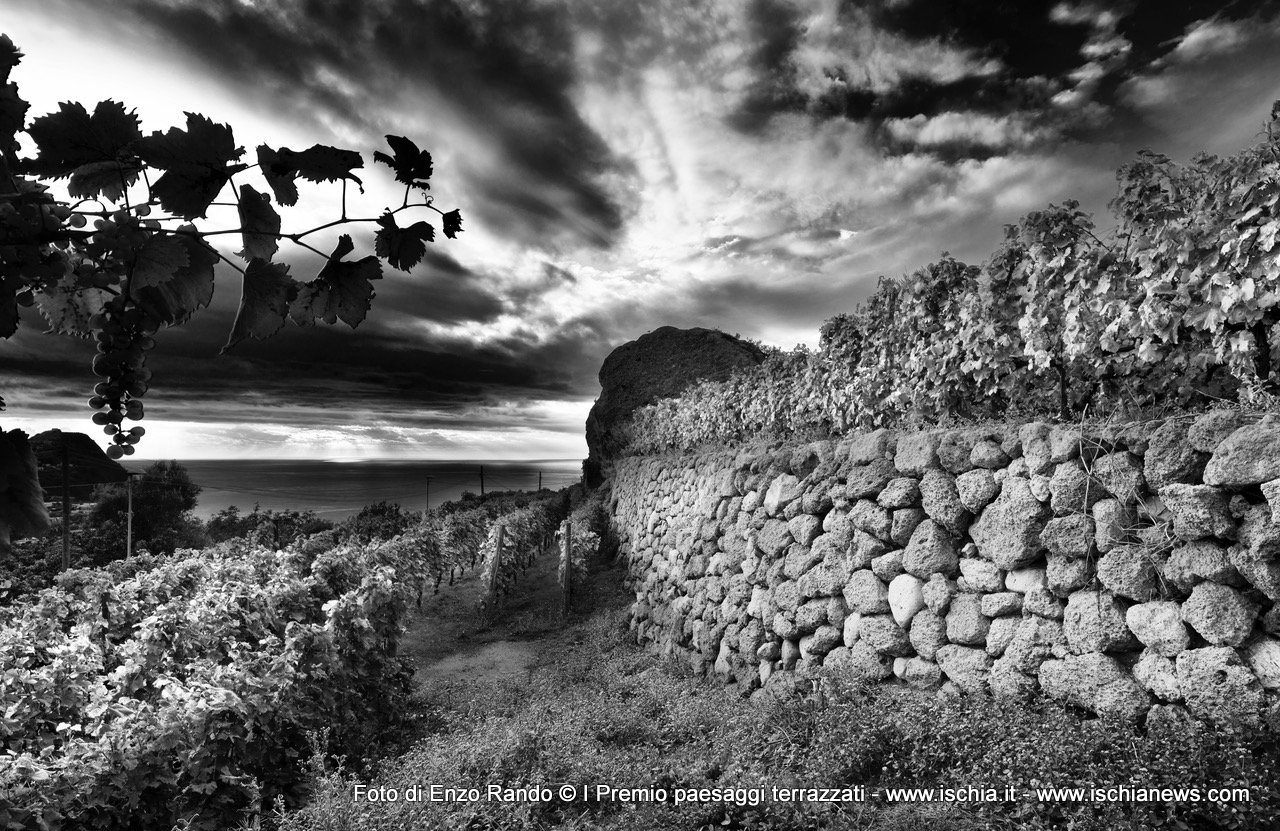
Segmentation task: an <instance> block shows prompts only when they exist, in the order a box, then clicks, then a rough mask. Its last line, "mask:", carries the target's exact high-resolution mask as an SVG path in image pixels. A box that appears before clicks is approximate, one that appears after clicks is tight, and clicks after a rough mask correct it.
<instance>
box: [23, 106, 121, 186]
mask: <svg viewBox="0 0 1280 831" xmlns="http://www.w3.org/2000/svg"><path fill="white" fill-rule="evenodd" d="M27 134H28V135H30V136H31V140H32V141H34V142H35V143H36V149H37V150H38V151H39V155H38V156H37V157H36V158H35V159H30V160H28V161H27V162H26V165H25V168H26V170H27V172H29V173H33V174H35V175H37V176H52V177H54V178H61V177H63V176H69V175H71V173H72V172H73V171H74V170H75V169H76V168H78V167H82V166H83V165H86V164H91V163H93V162H113V161H117V160H122V156H126V155H127V154H128V153H129V152H130V150H131V149H132V146H133V145H134V143H135V142H137V141H138V140H140V139H142V131H141V129H140V127H139V124H138V115H137V113H136V112H134V111H133V110H125V108H124V104H121V103H119V102H118V101H99V102H98V106H97V107H95V108H94V110H93V115H89V113H88V111H87V110H85V108H84V105H83V104H73V103H71V102H69V101H64V102H63V103H61V104H59V105H58V111H57V112H55V113H49V114H48V115H42V116H40V117H39V118H37V119H36V120H35V121H33V122H32V123H31V126H30V127H29V128H27Z"/></svg>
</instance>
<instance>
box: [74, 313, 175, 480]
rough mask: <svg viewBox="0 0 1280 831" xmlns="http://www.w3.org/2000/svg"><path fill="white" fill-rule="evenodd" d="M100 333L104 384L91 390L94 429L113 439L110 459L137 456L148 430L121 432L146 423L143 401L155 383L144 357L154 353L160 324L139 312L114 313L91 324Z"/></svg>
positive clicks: (98, 368) (98, 370)
mask: <svg viewBox="0 0 1280 831" xmlns="http://www.w3.org/2000/svg"><path fill="white" fill-rule="evenodd" d="M90 325H91V326H93V328H94V329H95V331H96V334H95V336H94V338H95V340H97V342H98V354H97V355H96V356H94V359H93V374H94V375H97V376H98V377H99V378H102V379H103V380H101V381H99V382H98V384H97V385H96V386H95V387H94V388H93V393H94V395H93V397H92V398H90V399H89V407H90V408H92V409H94V410H97V411H98V412H95V413H94V414H93V423H94V424H99V425H101V426H102V432H104V433H106V434H107V435H108V436H111V441H112V444H111V446H110V447H108V448H107V455H108V456H110V457H111V458H112V459H119V458H120V457H121V456H131V455H133V446H134V445H135V444H137V443H138V440H139V439H141V438H142V436H143V434H145V433H146V430H145V429H143V428H142V427H132V428H130V429H128V430H124V429H122V428H121V426H120V425H121V423H122V422H123V421H124V420H125V419H129V420H130V421H141V420H142V413H143V410H142V400H141V399H142V396H143V395H145V394H146V392H147V385H148V383H149V382H150V381H151V370H150V369H148V368H147V367H146V365H145V364H146V353H147V352H149V351H150V350H151V349H153V348H155V345H156V340H155V338H154V337H153V336H154V335H155V333H156V330H157V329H159V328H160V324H159V322H158V321H156V320H155V319H154V318H152V317H150V316H149V315H147V314H146V313H145V312H144V311H142V310H141V309H138V308H136V307H135V308H119V307H117V308H111V307H108V308H107V309H105V310H103V311H102V312H99V313H98V314H97V315H94V317H93V318H92V319H91V320H90Z"/></svg>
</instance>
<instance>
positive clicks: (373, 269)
mask: <svg viewBox="0 0 1280 831" xmlns="http://www.w3.org/2000/svg"><path fill="white" fill-rule="evenodd" d="M354 248H355V246H354V245H353V244H352V242H351V237H349V236H348V235H346V234H343V235H342V236H341V237H340V238H339V239H338V246H337V248H335V249H334V251H333V253H332V254H331V255H330V256H329V260H328V262H326V263H325V264H324V268H322V269H320V274H319V275H318V276H317V277H316V279H314V280H312V281H311V282H309V283H304V284H303V285H302V287H301V288H300V289H299V290H298V297H297V299H296V300H294V302H293V304H292V305H291V306H290V309H289V316H290V317H291V318H292V319H293V322H294V323H297V324H298V325H299V326H308V325H310V324H312V323H314V322H315V321H316V319H320V320H323V321H324V322H325V323H329V324H332V323H336V322H337V321H339V320H341V321H342V322H343V323H345V324H347V325H348V326H350V327H351V328H353V329H354V328H355V327H357V326H359V325H360V323H362V322H363V321H364V318H365V315H366V314H367V313H368V311H369V306H370V304H371V303H372V301H373V297H374V293H373V285H372V284H371V283H370V281H371V280H378V279H381V278H382V264H381V263H379V262H378V258H377V257H363V258H361V259H359V260H355V261H353V262H345V261H343V259H342V258H343V257H345V256H346V255H347V254H350V253H351V251H352V250H354Z"/></svg>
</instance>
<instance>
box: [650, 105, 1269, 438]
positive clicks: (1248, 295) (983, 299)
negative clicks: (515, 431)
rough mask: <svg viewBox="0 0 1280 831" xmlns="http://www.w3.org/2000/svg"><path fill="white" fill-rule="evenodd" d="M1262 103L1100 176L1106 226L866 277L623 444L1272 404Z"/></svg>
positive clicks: (663, 405) (1065, 215)
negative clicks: (1250, 137) (761, 356)
mask: <svg viewBox="0 0 1280 831" xmlns="http://www.w3.org/2000/svg"><path fill="white" fill-rule="evenodd" d="M1277 117H1280V107H1278V108H1277V110H1275V111H1273V121H1272V123H1271V124H1270V125H1269V126H1268V128H1267V132H1266V134H1265V136H1264V138H1263V139H1262V140H1260V141H1259V142H1258V143H1257V144H1256V145H1254V146H1252V147H1250V148H1248V149H1246V150H1244V151H1242V152H1240V153H1238V154H1236V155H1234V156H1231V157H1228V158H1218V157H1214V156H1207V155H1201V156H1198V157H1196V158H1195V159H1193V160H1192V161H1191V162H1190V163H1188V164H1186V165H1179V164H1176V163H1175V162H1173V161H1171V160H1170V159H1168V158H1166V157H1164V156H1160V155H1157V154H1153V153H1149V152H1145V153H1143V154H1140V156H1139V158H1138V159H1137V160H1136V161H1134V162H1133V163H1131V164H1128V165H1126V166H1124V167H1122V168H1121V169H1120V170H1119V171H1118V173H1117V178H1118V180H1119V193H1118V195H1117V196H1116V198H1115V199H1114V200H1113V201H1112V203H1111V207H1112V210H1113V211H1114V213H1115V220H1116V223H1115V229H1114V231H1111V232H1109V233H1106V234H1100V233H1099V232H1098V229H1097V228H1096V227H1095V225H1094V222H1093V220H1092V219H1091V217H1090V216H1089V215H1088V214H1087V213H1086V212H1084V211H1082V210H1081V209H1080V206H1079V205H1078V204H1077V203H1075V202H1071V201H1068V202H1065V203H1063V204H1062V205H1060V206H1050V207H1049V208H1048V209H1046V210H1043V211H1036V212H1033V213H1030V214H1028V215H1027V216H1026V217H1024V218H1023V219H1022V220H1021V221H1020V222H1019V223H1018V224H1017V225H1012V226H1008V227H1007V228H1006V233H1005V238H1004V240H1003V242H1002V243H1001V245H1000V246H999V248H998V249H997V250H996V251H995V252H994V253H993V254H992V255H991V256H990V257H989V258H988V259H987V261H986V262H985V263H984V264H983V265H982V266H975V265H969V264H966V263H962V262H960V261H958V260H956V259H954V258H952V257H951V256H949V255H947V254H943V256H942V257H941V258H940V259H939V260H938V261H937V262H934V263H931V264H930V265H928V266H925V267H924V268H921V269H919V270H917V271H916V272H914V273H912V274H910V275H907V276H905V277H903V278H901V279H898V280H885V279H882V280H881V282H880V284H879V286H878V288H877V290H876V291H875V293H874V294H873V295H872V296H871V297H870V298H868V299H867V300H866V301H865V302H864V303H863V304H861V305H860V306H859V307H858V308H856V309H855V310H854V311H853V312H851V313H849V314H841V315H837V316H835V317H833V318H831V319H829V320H827V321H826V323H824V324H823V327H822V330H821V340H820V344H819V346H818V347H817V348H816V349H808V348H805V347H797V348H796V349H794V350H792V351H790V352H775V353H773V354H772V355H770V356H769V357H768V358H767V359H766V360H765V361H764V363H763V364H761V365H760V366H759V367H755V368H751V369H747V370H739V371H738V372H737V373H736V374H735V375H733V376H732V377H730V378H729V379H728V380H725V381H721V382H702V383H700V384H697V385H694V386H693V387H690V388H689V389H687V390H686V391H685V393H684V394H683V395H682V397H680V398H678V399H666V400H662V401H659V402H657V403H655V404H652V405H650V406H648V407H645V408H642V409H641V410H638V411H637V412H636V413H635V415H634V416H633V418H632V421H631V423H630V425H629V426H628V440H629V450H630V451H631V452H634V453H649V452H657V451H660V450H662V449H665V448H680V449H690V448H693V447H697V446H699V445H703V444H720V443H725V442H737V441H742V440H744V439H748V438H752V437H756V436H761V435H773V436H794V435H806V434H820V435H833V434H835V435H840V434H844V433H846V432H847V431H849V430H853V429H856V428H874V427H880V426H886V425H891V424H896V425H915V424H922V423H937V422H938V421H945V420H947V419H950V418H954V417H960V418H965V419H986V418H1004V417H1010V416H1024V415H1034V416H1044V415H1053V416H1055V417H1057V418H1059V419H1063V420H1066V419H1071V418H1075V417H1079V416H1080V415H1081V414H1084V413H1089V414H1111V413H1133V412H1136V411H1142V410H1146V411H1147V412H1150V411H1151V410H1152V409H1159V408H1162V407H1179V408H1190V409H1196V408H1203V407H1205V406H1206V405H1208V404H1211V403H1213V402H1214V401H1215V400H1221V399H1224V398H1225V399H1232V400H1241V401H1242V402H1243V403H1246V404H1252V405H1257V404H1266V403H1267V402H1274V401H1275V397H1274V396H1275V393H1276V391H1277V389H1278V388H1280V385H1278V384H1277V379H1276V367H1277V364H1278V362H1280V337H1277V324H1280V251H1278V250H1277V235H1278V234H1280V212H1278V211H1277V203H1278V202H1280V133H1276V132H1275V129H1276V128H1277V126H1280V122H1278V121H1277V120H1276V119H1277Z"/></svg>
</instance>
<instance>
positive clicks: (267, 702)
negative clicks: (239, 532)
mask: <svg viewBox="0 0 1280 831" xmlns="http://www.w3.org/2000/svg"><path fill="white" fill-rule="evenodd" d="M562 504H563V501H562V500H559V499H554V498H551V499H549V498H546V497H543V498H542V499H540V500H537V499H536V498H535V497H534V496H532V495H524V494H507V495H499V496H496V497H491V498H489V499H485V500H472V501H466V500H464V501H461V502H456V503H446V504H445V505H442V506H440V508H438V509H436V510H435V511H432V512H430V513H428V514H427V516H426V517H425V521H424V522H423V523H422V524H421V525H418V526H417V527H413V528H409V529H407V530H405V531H404V533H401V534H398V535H397V536H395V537H393V538H391V539H372V540H361V539H346V540H340V539H338V537H337V536H336V535H335V533H334V532H322V533H318V534H313V535H311V536H309V537H299V538H297V539H296V540H294V541H292V542H291V543H290V544H289V545H287V546H286V548H285V549H283V550H276V549H274V548H273V547H268V546H264V545H262V544H261V541H260V540H256V538H254V537H252V536H249V537H245V538H240V539H235V540H230V541H227V542H224V543H220V544H218V545H216V546H214V547H211V548H209V549H207V550H204V551H180V552H176V553H175V554H174V555H171V556H167V557H155V556H151V555H143V556H140V557H134V558H132V559H129V560H125V561H120V562H115V563H111V564H110V565H108V566H106V567H104V568H100V569H78V570H72V571H67V572H64V573H63V574H61V575H59V576H58V578H57V584H56V585H55V586H54V587H53V588H50V589H46V590H44V591H42V592H39V593H36V594H30V595H26V596H24V597H21V598H18V599H17V600H16V602H14V603H13V605H11V606H9V607H7V608H0V666H3V667H5V672H4V673H2V674H0V701H2V702H4V706H3V707H2V708H0V794H3V795H4V797H3V798H0V829H55V828H66V827H73V826H74V827H93V828H102V829H126V828H127V829H150V828H163V829H169V828H172V827H174V826H175V824H179V825H181V824H185V826H184V827H187V828H192V829H199V828H208V829H215V828H234V827H240V826H241V825H243V824H246V823H248V824H252V820H253V817H254V816H256V815H257V814H258V813H259V812H260V811H261V810H262V809H263V807H264V806H269V805H270V804H271V803H272V801H273V800H274V799H275V798H276V797H278V796H283V797H284V798H285V799H286V800H287V801H288V802H291V803H292V802H294V801H296V800H297V799H298V798H299V797H300V796H301V792H300V788H301V782H302V778H303V770H302V767H301V765H300V763H301V762H302V761H303V760H304V759H305V758H307V757H308V756H309V755H310V754H311V752H312V746H313V744H314V742H315V741H316V737H317V736H326V737H327V744H326V745H322V749H323V750H324V751H325V752H327V753H333V754H338V755H349V756H351V757H353V758H359V757H361V756H363V755H364V754H365V752H367V750H368V748H369V747H370V745H371V742H374V741H376V740H377V739H378V738H379V737H380V736H382V735H384V734H385V733H386V731H388V730H389V729H391V728H394V727H395V726H396V724H397V721H396V720H397V719H398V718H399V714H401V713H403V712H405V709H406V708H405V704H406V702H407V696H408V694H409V689H410V685H409V682H410V678H411V677H412V673H413V667H412V665H410V664H409V663H408V662H406V661H403V660H401V659H400V658H399V657H398V656H397V649H398V644H399V640H400V636H401V633H402V632H403V629H404V626H405V624H406V622H407V617H408V612H409V608H410V607H409V604H410V603H411V602H413V601H414V599H415V594H416V599H417V602H418V603H419V604H420V603H421V601H422V594H423V591H424V589H425V588H427V587H428V586H431V585H432V583H433V582H434V586H435V588H436V589H437V590H438V588H439V586H440V583H441V582H442V580H444V579H445V578H446V577H447V578H448V579H450V581H453V580H454V579H456V578H457V577H459V576H461V575H462V574H463V573H465V572H466V571H467V570H469V569H473V568H476V567H477V566H479V565H480V564H481V563H482V561H483V558H484V554H485V550H484V547H485V541H486V540H487V539H490V530H491V529H492V528H493V527H495V525H496V524H497V523H501V524H503V526H504V527H505V528H506V529H508V533H509V539H511V540H513V541H515V542H519V543H524V542H525V541H526V538H529V539H532V538H533V537H534V536H536V535H538V534H541V533H546V532H548V531H549V530H553V529H554V526H555V523H556V522H557V521H558V518H557V516H556V514H557V512H560V513H562V512H563V510H564V509H563V507H562Z"/></svg>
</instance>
